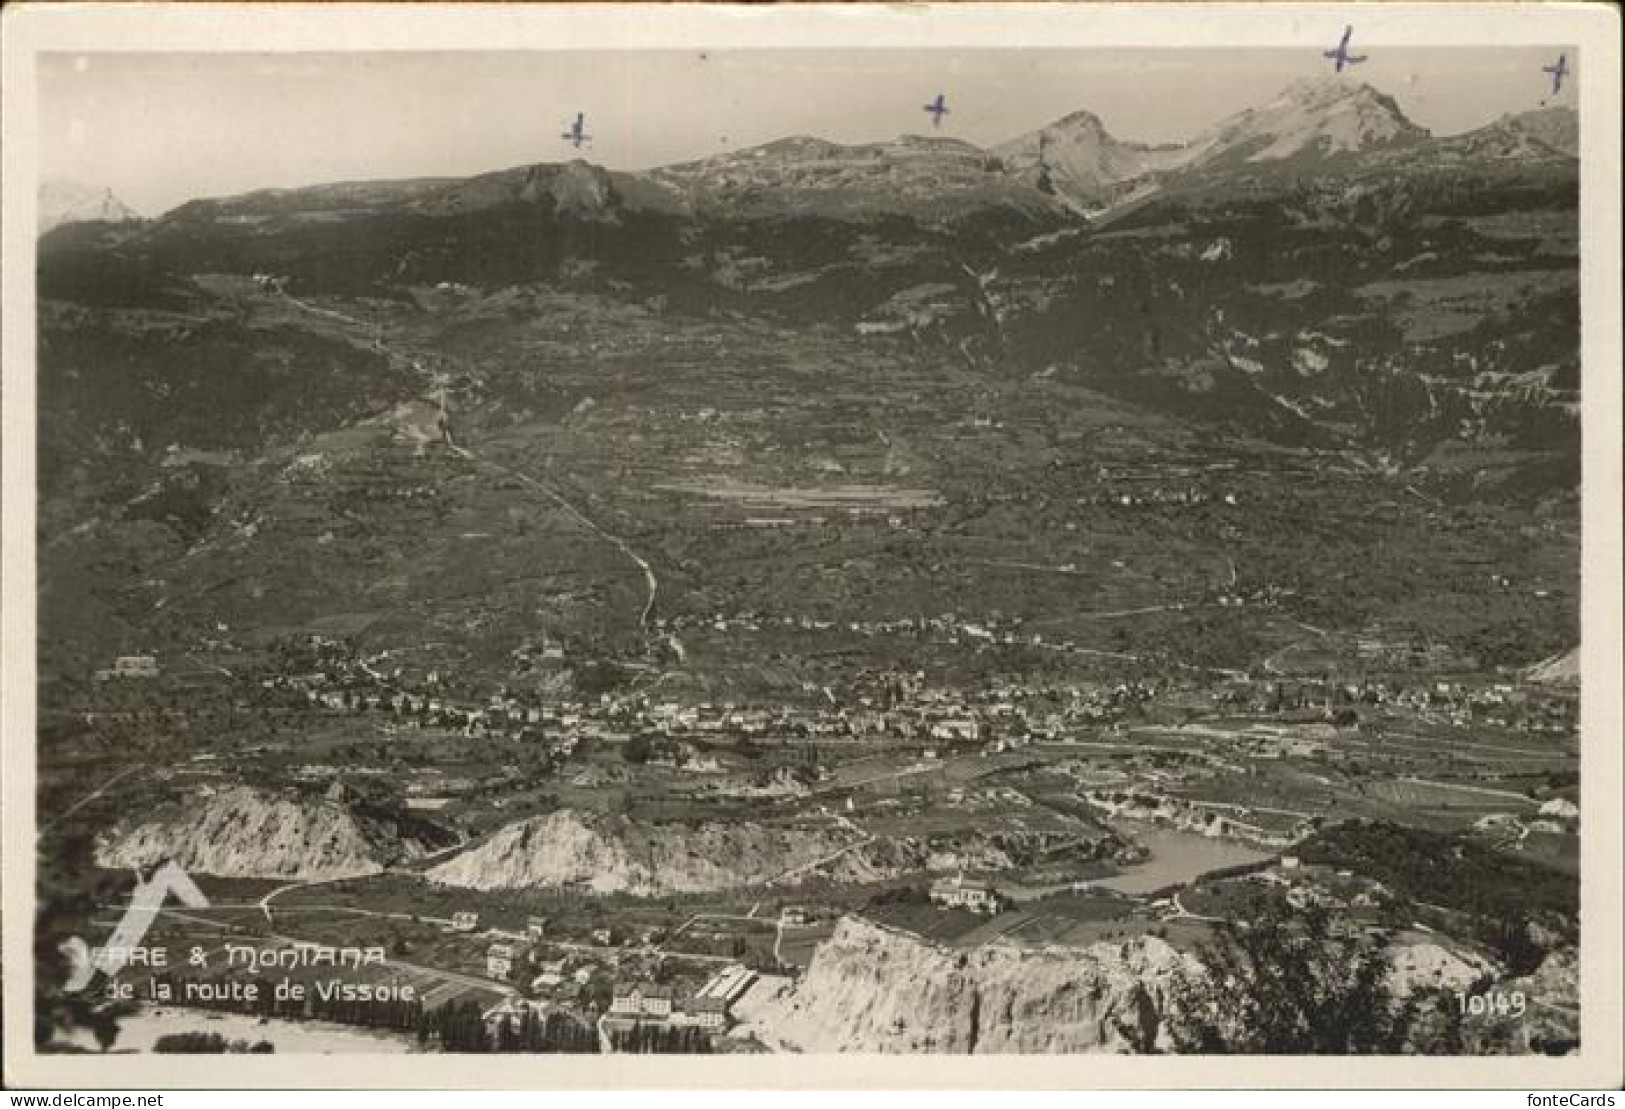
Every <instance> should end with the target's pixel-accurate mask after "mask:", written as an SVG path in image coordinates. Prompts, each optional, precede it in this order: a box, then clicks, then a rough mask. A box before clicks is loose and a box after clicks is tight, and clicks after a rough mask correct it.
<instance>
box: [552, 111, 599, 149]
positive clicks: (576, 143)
mask: <svg viewBox="0 0 1625 1109" xmlns="http://www.w3.org/2000/svg"><path fill="white" fill-rule="evenodd" d="M559 138H561V139H563V140H564V141H565V142H567V143H569V144H570V145H571V146H573V147H575V148H576V149H577V150H580V149H581V145H582V144H583V143H586V142H591V141H592V136H591V135H589V134H587V113H585V112H577V113H576V119H575V122H574V123H572V124H570V129H569V130H568V131H566V132H564V134H562V135H560V136H559Z"/></svg>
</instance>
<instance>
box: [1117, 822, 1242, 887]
mask: <svg viewBox="0 0 1625 1109" xmlns="http://www.w3.org/2000/svg"><path fill="white" fill-rule="evenodd" d="M1117 828H1118V830H1119V831H1120V832H1123V833H1125V834H1127V835H1130V836H1132V837H1134V839H1136V840H1138V841H1139V842H1140V843H1142V844H1144V845H1145V847H1146V849H1147V850H1149V851H1150V852H1151V857H1150V858H1149V859H1147V860H1146V861H1145V862H1143V863H1141V864H1139V865H1137V866H1130V867H1125V868H1124V869H1123V871H1122V872H1121V873H1119V874H1115V875H1113V876H1112V877H1110V878H1101V879H1099V880H1097V881H1094V882H1091V883H1090V884H1091V885H1094V886H1099V887H1101V888H1102V889H1110V890H1116V891H1118V892H1119V893H1130V894H1142V893H1150V892H1151V891H1152V890H1158V889H1162V888H1163V887H1164V886H1172V885H1183V884H1186V883H1189V882H1192V881H1194V880H1195V879H1197V878H1198V877H1200V876H1201V875H1203V874H1206V873H1207V872H1208V871H1210V870H1219V869H1221V868H1222V867H1227V866H1241V865H1242V864H1244V863H1256V862H1261V861H1262V860H1264V859H1267V858H1269V857H1270V855H1271V853H1270V852H1268V851H1261V850H1259V849H1258V848H1256V847H1250V846H1248V845H1247V844H1245V843H1236V842H1235V841H1233V840H1225V839H1209V838H1208V837H1207V836H1202V835H1197V834H1196V833H1195V832H1182V831H1179V830H1177V829H1174V828H1165V827H1163V826H1161V825H1158V824H1142V823H1133V824H1130V823H1128V822H1124V823H1122V824H1119V825H1118V826H1117Z"/></svg>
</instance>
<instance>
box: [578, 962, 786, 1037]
mask: <svg viewBox="0 0 1625 1109" xmlns="http://www.w3.org/2000/svg"><path fill="white" fill-rule="evenodd" d="M755 981H756V972H755V971H752V970H750V969H749V968H748V967H744V966H740V965H737V964H736V965H734V966H730V967H728V968H727V969H725V970H722V971H720V972H718V973H717V974H716V975H714V976H713V977H712V978H711V979H710V980H709V981H707V982H706V983H705V985H703V986H701V987H700V988H699V989H698V990H697V991H695V992H694V993H693V994H691V995H689V996H688V997H684V998H681V999H679V998H678V997H677V996H676V991H674V990H673V989H672V988H671V987H670V986H668V985H665V984H664V983H659V982H627V983H616V986H615V991H614V993H613V994H612V995H611V997H610V1004H609V1015H610V1016H611V1017H616V1018H620V1019H622V1020H632V1021H657V1022H661V1023H667V1024H674V1025H686V1026H691V1027H695V1028H703V1029H705V1030H706V1031H709V1032H720V1031H722V1030H724V1029H726V1028H727V1027H728V1023H729V1021H730V1020H731V1019H732V1011H733V1005H734V1003H735V1002H736V1001H738V1000H739V999H740V998H741V997H743V996H744V994H745V991H746V990H748V989H750V987H751V984H752V983H754V982H755Z"/></svg>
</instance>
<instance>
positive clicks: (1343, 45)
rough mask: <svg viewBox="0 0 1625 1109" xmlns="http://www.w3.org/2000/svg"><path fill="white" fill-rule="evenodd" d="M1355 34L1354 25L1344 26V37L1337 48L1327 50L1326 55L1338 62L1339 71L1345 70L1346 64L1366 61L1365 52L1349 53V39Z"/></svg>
mask: <svg viewBox="0 0 1625 1109" xmlns="http://www.w3.org/2000/svg"><path fill="white" fill-rule="evenodd" d="M1353 35H1354V28H1353V27H1352V26H1349V27H1344V28H1343V38H1342V40H1341V41H1339V42H1338V44H1337V49H1335V50H1327V51H1325V56H1326V57H1328V58H1330V59H1331V60H1332V61H1333V63H1335V64H1336V66H1337V72H1338V73H1342V72H1343V67H1344V66H1350V65H1359V64H1360V63H1361V62H1363V61H1365V55H1364V54H1350V53H1349V39H1350V38H1352V37H1353Z"/></svg>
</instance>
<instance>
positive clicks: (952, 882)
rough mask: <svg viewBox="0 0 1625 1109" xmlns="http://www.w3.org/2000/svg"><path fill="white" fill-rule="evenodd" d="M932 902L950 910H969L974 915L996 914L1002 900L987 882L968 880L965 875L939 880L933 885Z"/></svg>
mask: <svg viewBox="0 0 1625 1109" xmlns="http://www.w3.org/2000/svg"><path fill="white" fill-rule="evenodd" d="M931 900H932V901H934V902H935V903H936V904H938V905H941V906H943V907H944V908H948V909H969V910H970V911H971V912H973V913H996V912H998V911H999V907H1000V904H1001V901H1002V899H1001V898H1000V897H999V891H998V890H997V889H996V888H994V887H993V886H991V885H989V884H988V883H986V882H977V881H974V880H967V879H966V878H965V876H964V875H963V874H956V875H955V876H954V877H952V878H939V879H938V880H937V881H935V882H933V883H932V884H931Z"/></svg>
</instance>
